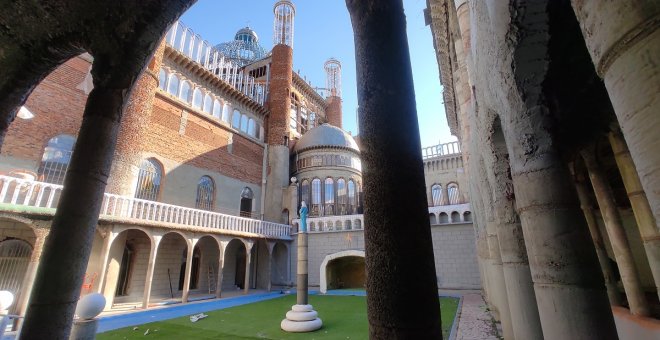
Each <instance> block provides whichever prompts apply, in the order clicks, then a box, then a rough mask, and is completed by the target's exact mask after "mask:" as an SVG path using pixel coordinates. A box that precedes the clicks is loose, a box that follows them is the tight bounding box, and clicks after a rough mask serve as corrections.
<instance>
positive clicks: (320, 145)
mask: <svg viewBox="0 0 660 340" xmlns="http://www.w3.org/2000/svg"><path fill="white" fill-rule="evenodd" d="M291 157H292V165H293V167H292V169H291V175H292V176H295V177H296V179H297V180H298V183H300V188H299V190H300V191H299V194H298V202H299V203H300V202H301V201H305V202H307V204H308V206H309V209H310V210H309V213H310V216H332V215H352V214H359V213H361V212H362V200H361V192H362V162H361V160H360V149H359V148H358V145H357V143H356V142H355V139H353V137H351V135H350V134H348V133H346V132H344V131H343V130H342V129H340V128H338V127H336V126H332V125H329V124H323V125H321V126H317V127H315V128H313V129H311V130H309V131H307V132H306V133H305V134H304V135H303V136H302V138H300V140H298V142H297V143H296V145H295V146H294V148H293V154H292V155H291Z"/></svg>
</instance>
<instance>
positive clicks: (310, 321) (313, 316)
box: [280, 305, 323, 333]
mask: <svg viewBox="0 0 660 340" xmlns="http://www.w3.org/2000/svg"><path fill="white" fill-rule="evenodd" d="M321 326H323V321H321V319H319V318H318V313H316V311H315V310H314V308H313V307H312V305H293V306H292V307H291V310H290V311H288V312H287V313H286V319H284V320H282V323H281V324H280V327H282V329H283V330H285V331H287V332H293V333H304V332H312V331H315V330H317V329H319V328H321Z"/></svg>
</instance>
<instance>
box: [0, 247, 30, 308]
mask: <svg viewBox="0 0 660 340" xmlns="http://www.w3.org/2000/svg"><path fill="white" fill-rule="evenodd" d="M31 256H32V244H30V242H28V241H27V240H25V239H23V238H13V237H8V238H7V239H5V240H2V241H0V290H6V291H9V292H11V293H12V294H14V301H15V302H14V303H13V304H12V306H11V307H10V308H9V312H10V313H11V314H14V313H17V312H18V308H20V304H19V303H16V302H17V301H20V298H21V295H23V294H26V293H27V292H25V288H24V287H23V286H24V285H25V282H24V278H25V274H26V273H27V271H28V267H29V263H30V258H31Z"/></svg>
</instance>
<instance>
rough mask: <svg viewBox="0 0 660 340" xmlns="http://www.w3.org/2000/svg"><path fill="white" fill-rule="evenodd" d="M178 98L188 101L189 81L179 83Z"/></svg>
mask: <svg viewBox="0 0 660 340" xmlns="http://www.w3.org/2000/svg"><path fill="white" fill-rule="evenodd" d="M179 99H181V100H183V101H184V102H186V103H190V82H189V81H184V82H183V83H181V91H179Z"/></svg>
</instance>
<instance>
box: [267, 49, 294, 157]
mask: <svg viewBox="0 0 660 340" xmlns="http://www.w3.org/2000/svg"><path fill="white" fill-rule="evenodd" d="M271 60H272V61H271V66H270V88H269V91H268V108H269V109H270V115H269V116H268V132H267V134H268V136H267V137H268V138H267V141H268V144H269V145H283V144H284V138H285V137H286V138H287V139H288V138H289V110H290V109H291V88H292V86H293V49H292V48H291V47H290V46H287V45H283V44H279V45H275V46H274V47H273V51H272V58H271Z"/></svg>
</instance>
